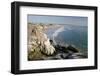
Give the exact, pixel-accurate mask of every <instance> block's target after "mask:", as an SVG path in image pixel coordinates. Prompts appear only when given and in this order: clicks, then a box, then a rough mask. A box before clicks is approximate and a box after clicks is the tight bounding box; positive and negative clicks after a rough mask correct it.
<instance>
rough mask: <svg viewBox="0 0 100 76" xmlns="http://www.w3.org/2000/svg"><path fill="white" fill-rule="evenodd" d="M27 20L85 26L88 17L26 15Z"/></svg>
mask: <svg viewBox="0 0 100 76" xmlns="http://www.w3.org/2000/svg"><path fill="white" fill-rule="evenodd" d="M28 22H32V23H52V24H70V25H79V26H87V23H88V18H87V17H79V16H49V15H48V16H47V15H28Z"/></svg>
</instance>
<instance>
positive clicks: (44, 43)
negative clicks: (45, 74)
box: [28, 25, 56, 59]
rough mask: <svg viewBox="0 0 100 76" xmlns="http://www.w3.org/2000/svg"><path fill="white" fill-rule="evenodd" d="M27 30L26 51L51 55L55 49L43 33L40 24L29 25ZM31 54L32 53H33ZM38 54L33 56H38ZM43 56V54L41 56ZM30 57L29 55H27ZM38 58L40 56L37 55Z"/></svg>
mask: <svg viewBox="0 0 100 76" xmlns="http://www.w3.org/2000/svg"><path fill="white" fill-rule="evenodd" d="M29 29H30V30H29V31H28V36H29V37H28V53H29V54H30V53H31V52H32V53H33V54H35V53H36V52H38V53H37V54H39V53H41V55H42V53H44V54H45V55H52V54H54V52H55V51H56V50H55V48H54V47H53V46H52V45H51V43H50V40H49V38H48V37H47V35H46V34H45V33H43V31H42V30H43V27H42V26H37V25H36V26H35V25H34V26H30V27H29ZM33 54H32V55H33ZM33 56H34V55H33ZM37 56H38V55H36V57H34V58H38V57H37ZM42 57H44V56H42ZM42 57H41V58H42ZM29 58H30V59H31V57H29ZM39 58H40V57H39Z"/></svg>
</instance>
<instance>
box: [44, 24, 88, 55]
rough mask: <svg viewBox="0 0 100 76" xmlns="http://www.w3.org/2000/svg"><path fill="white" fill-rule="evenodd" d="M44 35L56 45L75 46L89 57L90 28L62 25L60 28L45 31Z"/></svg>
mask: <svg viewBox="0 0 100 76" xmlns="http://www.w3.org/2000/svg"><path fill="white" fill-rule="evenodd" d="M44 33H45V34H46V35H47V36H48V38H49V39H51V40H53V42H54V43H55V44H63V45H74V46H75V47H76V48H78V49H80V52H81V53H82V54H83V55H85V56H87V55H88V27H87V26H79V25H62V27H60V28H52V29H48V30H45V31H44Z"/></svg>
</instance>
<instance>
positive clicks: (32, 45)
mask: <svg viewBox="0 0 100 76" xmlns="http://www.w3.org/2000/svg"><path fill="white" fill-rule="evenodd" d="M52 26H53V25H50V26H49V27H50V28H51V27H52ZM59 27H60V26H59ZM44 29H45V27H44V26H43V25H40V24H39V26H38V25H35V24H34V25H30V26H29V27H28V61H33V60H58V59H59V60H60V59H78V58H86V56H84V55H83V54H82V53H80V49H78V48H77V47H75V46H74V45H72V44H70V45H61V44H54V41H53V40H50V39H49V38H48V37H47V35H46V34H45V33H43V30H44ZM46 29H47V27H46Z"/></svg>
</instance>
